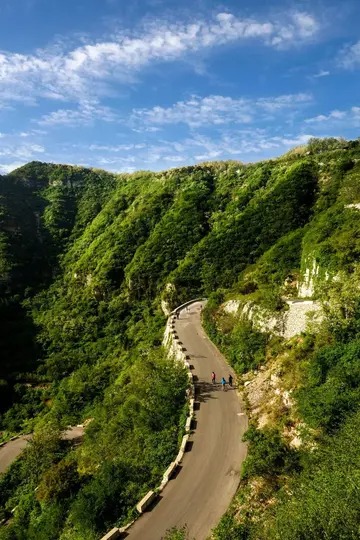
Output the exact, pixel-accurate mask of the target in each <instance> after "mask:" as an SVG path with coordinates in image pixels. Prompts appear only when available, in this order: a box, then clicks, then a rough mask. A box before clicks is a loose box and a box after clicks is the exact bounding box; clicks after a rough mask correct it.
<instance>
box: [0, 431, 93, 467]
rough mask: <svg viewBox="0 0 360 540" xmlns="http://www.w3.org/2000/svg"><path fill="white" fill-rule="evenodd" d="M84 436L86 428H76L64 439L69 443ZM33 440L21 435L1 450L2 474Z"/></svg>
mask: <svg viewBox="0 0 360 540" xmlns="http://www.w3.org/2000/svg"><path fill="white" fill-rule="evenodd" d="M83 435H84V427H83V426H74V427H71V428H69V429H67V430H66V431H64V432H63V435H62V437H63V439H65V440H67V441H71V440H73V439H80V438H81V437H82V436H83ZM31 438H32V436H31V435H21V436H20V437H18V438H17V439H14V440H13V441H9V442H8V443H6V444H5V445H4V446H3V447H1V448H0V473H3V472H5V471H6V469H7V468H8V467H9V466H10V465H11V463H12V462H13V461H15V459H16V458H17V457H18V456H19V455H20V454H21V452H22V451H23V450H24V448H25V446H26V445H27V444H28V442H29V441H30V440H31Z"/></svg>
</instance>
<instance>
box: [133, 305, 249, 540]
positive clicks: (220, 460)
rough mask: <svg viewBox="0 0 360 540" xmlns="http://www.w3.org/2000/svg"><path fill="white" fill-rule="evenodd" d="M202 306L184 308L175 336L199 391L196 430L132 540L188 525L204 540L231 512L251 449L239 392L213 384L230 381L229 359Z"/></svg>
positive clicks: (135, 527)
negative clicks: (203, 318) (204, 322)
mask: <svg viewBox="0 0 360 540" xmlns="http://www.w3.org/2000/svg"><path fill="white" fill-rule="evenodd" d="M200 311H201V302H196V303H194V304H192V305H191V306H190V307H189V311H187V310H186V308H184V309H183V310H182V311H181V313H180V317H179V319H178V320H177V321H176V331H177V333H178V335H179V339H180V341H181V342H182V343H183V346H184V347H186V349H187V354H189V356H190V363H191V364H192V365H193V366H194V370H193V373H194V375H196V377H195V380H196V379H197V381H196V386H197V393H196V403H195V405H196V406H195V415H196V416H195V430H194V431H193V433H192V435H191V438H190V441H191V442H190V445H189V446H190V449H189V451H188V452H186V453H185V456H184V459H183V462H182V467H181V469H180V471H179V474H178V475H177V476H176V478H174V479H172V480H170V482H169V484H168V485H167V486H166V488H165V489H164V491H163V492H162V494H161V498H160V500H159V502H158V503H157V504H156V506H155V507H154V508H153V509H152V510H150V511H149V512H145V513H144V514H143V515H142V516H141V517H140V518H139V519H138V520H137V521H136V522H135V523H134V525H133V526H132V527H131V528H130V529H129V531H128V535H127V537H126V538H128V539H129V540H160V539H161V538H162V537H163V536H164V535H165V533H166V531H167V530H168V529H170V528H171V527H175V526H176V527H181V526H183V525H187V527H188V531H189V537H190V538H191V539H193V538H195V540H205V539H206V538H208V536H209V535H210V532H211V529H213V528H214V527H215V525H216V524H217V523H218V522H219V520H220V518H221V516H222V515H223V514H224V512H225V510H226V509H227V508H228V506H229V504H230V501H231V499H232V497H233V495H234V494H235V491H236V489H237V486H238V484H239V474H240V468H241V464H242V462H243V460H244V458H245V455H246V445H245V444H244V443H243V442H241V439H242V435H243V434H244V432H245V431H246V429H247V417H246V415H245V413H244V408H243V406H242V405H241V403H240V400H239V398H238V395H237V392H236V390H235V389H229V390H228V391H227V392H223V391H222V389H221V387H220V385H219V384H217V385H212V383H211V372H212V371H215V373H216V377H217V381H219V380H221V377H223V376H224V377H225V379H228V376H229V372H230V371H231V370H229V367H228V365H227V363H226V361H225V359H224V357H223V356H222V355H221V354H220V353H219V351H218V350H217V349H216V347H215V346H214V345H213V344H212V343H211V341H210V340H209V339H208V338H207V336H206V335H205V332H204V330H203V328H202V326H201V322H200Z"/></svg>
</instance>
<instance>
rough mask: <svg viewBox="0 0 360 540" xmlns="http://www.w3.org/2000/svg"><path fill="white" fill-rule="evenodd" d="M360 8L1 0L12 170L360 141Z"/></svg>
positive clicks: (1, 122)
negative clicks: (316, 139) (334, 139)
mask: <svg viewBox="0 0 360 540" xmlns="http://www.w3.org/2000/svg"><path fill="white" fill-rule="evenodd" d="M359 21H360V2H359V1H358V0H354V1H353V0H342V1H341V2H339V1H337V2H332V0H329V1H326V2H323V1H317V0H312V1H307V0H304V1H303V2H300V1H297V2H291V1H278V2H271V1H267V2H265V1H264V0H262V1H260V0H252V1H250V0H237V1H234V0H233V1H223V2H217V1H215V0H191V1H190V0H183V1H182V2H179V1H178V0H176V1H175V0H71V1H70V0H62V1H59V0H1V3H0V172H3V173H4V172H7V171H10V170H12V169H13V168H15V167H17V166H19V165H22V164H23V163H26V162H28V161H31V160H34V159H35V160H40V161H50V162H59V163H72V164H79V165H86V166H91V167H100V168H104V169H107V170H111V171H129V172H131V171H133V170H136V169H151V170H161V169H167V168H170V167H177V166H180V165H186V164H192V163H197V162H201V161H208V160H221V159H237V160H241V161H246V162H248V161H258V160H260V159H263V158H267V157H272V156H277V155H280V154H282V153H284V152H286V151H287V150H288V149H289V148H291V147H293V146H297V145H299V144H303V143H305V142H306V141H307V140H308V138H309V137H310V136H343V137H345V138H356V137H358V136H359V135H360V130H359V127H360V99H359V96H360V27H359Z"/></svg>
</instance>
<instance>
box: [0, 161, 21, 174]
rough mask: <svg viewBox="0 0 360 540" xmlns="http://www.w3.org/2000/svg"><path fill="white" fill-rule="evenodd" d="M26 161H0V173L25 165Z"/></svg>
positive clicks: (6, 172)
mask: <svg viewBox="0 0 360 540" xmlns="http://www.w3.org/2000/svg"><path fill="white" fill-rule="evenodd" d="M25 163H26V161H13V162H11V163H0V174H8V173H9V172H11V171H13V170H14V169H17V168H18V167H22V165H25Z"/></svg>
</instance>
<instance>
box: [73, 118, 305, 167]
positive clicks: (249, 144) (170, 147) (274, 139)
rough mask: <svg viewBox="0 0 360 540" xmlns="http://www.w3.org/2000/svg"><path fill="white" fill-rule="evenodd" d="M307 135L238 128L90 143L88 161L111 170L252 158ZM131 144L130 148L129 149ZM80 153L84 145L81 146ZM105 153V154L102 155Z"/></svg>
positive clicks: (301, 141)
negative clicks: (174, 138) (147, 140)
mask: <svg viewBox="0 0 360 540" xmlns="http://www.w3.org/2000/svg"><path fill="white" fill-rule="evenodd" d="M310 137H312V135H311V134H296V135H294V134H291V133H289V134H286V133H284V135H280V136H278V135H272V134H271V132H270V131H268V130H265V129H258V128H254V129H242V130H234V131H229V132H227V133H222V134H218V136H215V137H210V136H206V135H202V134H199V133H197V134H194V135H193V136H191V137H185V138H183V139H180V140H178V141H171V140H168V139H162V140H159V141H157V142H156V143H150V144H147V145H146V144H133V145H117V146H111V145H109V146H106V145H96V144H93V145H90V146H89V147H88V152H89V153H91V158H89V159H88V161H90V162H92V163H93V165H96V166H98V167H105V168H106V169H109V170H112V171H119V172H120V171H130V170H135V169H153V170H159V169H165V168H168V167H174V166H180V165H189V164H191V163H198V162H201V161H209V160H221V159H238V160H241V161H253V160H256V159H259V157H260V156H263V155H264V154H268V155H273V154H274V153H276V154H278V155H280V154H281V153H283V152H285V151H287V150H288V149H289V148H291V147H293V146H299V145H303V144H306V143H307V141H308V140H309V138H310ZM130 146H131V148H130ZM81 149H82V151H83V152H85V148H84V147H83V146H81ZM104 152H106V155H104Z"/></svg>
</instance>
